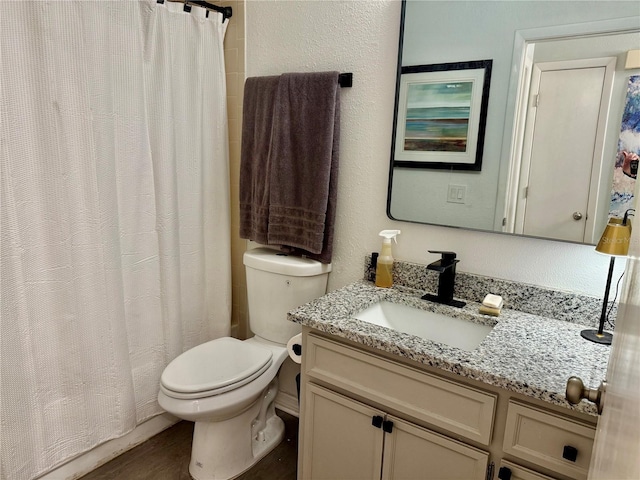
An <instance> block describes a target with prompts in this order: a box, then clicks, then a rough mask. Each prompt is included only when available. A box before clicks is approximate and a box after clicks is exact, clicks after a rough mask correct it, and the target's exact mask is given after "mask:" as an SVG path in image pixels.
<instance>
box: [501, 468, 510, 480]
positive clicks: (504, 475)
mask: <svg viewBox="0 0 640 480" xmlns="http://www.w3.org/2000/svg"><path fill="white" fill-rule="evenodd" d="M498 478H499V479H500V480H511V469H510V468H507V467H500V470H498Z"/></svg>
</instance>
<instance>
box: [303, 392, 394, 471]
mask: <svg viewBox="0 0 640 480" xmlns="http://www.w3.org/2000/svg"><path fill="white" fill-rule="evenodd" d="M305 398H306V400H305V414H304V430H303V435H304V442H303V444H304V447H303V448H304V451H303V452H302V455H303V460H302V474H301V475H300V476H299V477H298V478H304V479H305V480H320V479H324V480H336V479H346V478H348V479H350V480H357V479H376V480H379V479H380V470H381V467H382V464H381V462H382V443H383V435H384V433H383V431H382V429H381V428H377V427H375V426H373V425H372V420H373V418H374V417H379V419H380V420H382V417H384V413H382V412H380V411H379V410H376V409H374V408H371V407H368V406H366V405H363V404H361V403H359V402H356V401H354V400H351V399H349V398H347V397H343V396H342V395H338V394H337V393H334V392H331V391H329V390H326V389H324V388H322V387H318V386H317V385H312V384H307V386H306V397H305Z"/></svg>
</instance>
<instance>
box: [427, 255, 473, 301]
mask: <svg viewBox="0 0 640 480" xmlns="http://www.w3.org/2000/svg"><path fill="white" fill-rule="evenodd" d="M429 253H439V254H441V255H442V257H441V258H440V260H437V261H435V262H433V263H430V264H429V265H427V270H435V271H436V272H439V276H438V294H437V295H432V294H430V293H427V294H426V295H424V296H423V297H422V299H423V300H430V301H432V302H437V303H443V304H445V305H451V306H452V307H464V306H465V305H466V303H465V302H461V301H459V300H454V299H453V288H454V286H455V281H456V263H458V262H459V261H460V260H456V252H442V251H439V250H429Z"/></svg>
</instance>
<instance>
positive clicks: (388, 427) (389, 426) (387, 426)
mask: <svg viewBox="0 0 640 480" xmlns="http://www.w3.org/2000/svg"><path fill="white" fill-rule="evenodd" d="M382 430H384V431H385V432H387V433H391V432H393V422H392V421H391V420H385V421H384V422H382Z"/></svg>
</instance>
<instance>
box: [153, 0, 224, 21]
mask: <svg viewBox="0 0 640 480" xmlns="http://www.w3.org/2000/svg"><path fill="white" fill-rule="evenodd" d="M157 1H158V3H164V0H157ZM169 1H171V2H175V1H179V2H182V3H184V11H185V12H190V11H191V5H197V6H198V7H202V8H206V9H207V16H209V12H208V10H213V11H215V12H220V13H221V14H222V17H223V18H222V23H224V21H225V20H226V19H227V18H231V16H232V15H233V9H232V8H231V7H219V6H218V5H214V4H212V3H209V2H204V1H202V0H169Z"/></svg>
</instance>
